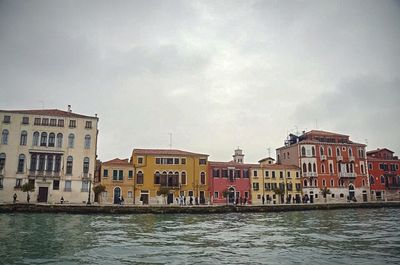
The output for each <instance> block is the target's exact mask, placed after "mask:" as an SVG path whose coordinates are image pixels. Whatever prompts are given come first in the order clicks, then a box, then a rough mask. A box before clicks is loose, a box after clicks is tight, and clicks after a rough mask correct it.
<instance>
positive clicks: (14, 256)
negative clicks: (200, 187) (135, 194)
mask: <svg viewBox="0 0 400 265" xmlns="http://www.w3.org/2000/svg"><path fill="white" fill-rule="evenodd" d="M222 263H231V264H250V263H251V264H400V209H392V208H383V209H345V210H332V211H303V212H282V213H254V214H253V213H231V214H225V215H223V214H216V215H188V214H181V215H152V214H146V215H69V214H23V213H17V214H0V264H222Z"/></svg>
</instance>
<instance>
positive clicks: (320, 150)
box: [319, 146, 324, 156]
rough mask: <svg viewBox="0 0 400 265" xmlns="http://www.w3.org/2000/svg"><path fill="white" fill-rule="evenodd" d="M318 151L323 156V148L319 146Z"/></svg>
mask: <svg viewBox="0 0 400 265" xmlns="http://www.w3.org/2000/svg"><path fill="white" fill-rule="evenodd" d="M319 153H320V154H321V155H322V156H323V155H324V148H323V147H322V146H321V147H320V148H319Z"/></svg>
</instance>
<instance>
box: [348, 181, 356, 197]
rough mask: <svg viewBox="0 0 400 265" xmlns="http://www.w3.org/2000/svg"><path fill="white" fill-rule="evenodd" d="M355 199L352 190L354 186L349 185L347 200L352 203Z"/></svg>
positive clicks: (354, 193)
mask: <svg viewBox="0 0 400 265" xmlns="http://www.w3.org/2000/svg"><path fill="white" fill-rule="evenodd" d="M355 197H356V192H355V190H354V186H353V185H352V184H350V185H349V200H350V201H352V200H354V199H355Z"/></svg>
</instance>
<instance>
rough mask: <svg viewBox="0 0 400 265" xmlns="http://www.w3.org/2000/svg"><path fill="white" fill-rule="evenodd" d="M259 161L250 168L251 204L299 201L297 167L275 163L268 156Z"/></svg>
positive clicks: (298, 173)
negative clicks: (255, 165)
mask: <svg viewBox="0 0 400 265" xmlns="http://www.w3.org/2000/svg"><path fill="white" fill-rule="evenodd" d="M259 163H260V164H259V165H258V166H257V167H253V168H251V196H252V204H281V203H300V202H301V181H300V168H299V167H297V166H292V165H279V164H275V163H274V159H273V158H270V157H268V158H265V159H262V160H260V161H259Z"/></svg>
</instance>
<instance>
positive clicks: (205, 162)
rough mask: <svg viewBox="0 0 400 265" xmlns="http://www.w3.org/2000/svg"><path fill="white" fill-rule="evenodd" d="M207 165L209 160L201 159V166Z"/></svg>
mask: <svg viewBox="0 0 400 265" xmlns="http://www.w3.org/2000/svg"><path fill="white" fill-rule="evenodd" d="M206 164H207V159H205V158H200V159H199V165H206Z"/></svg>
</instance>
